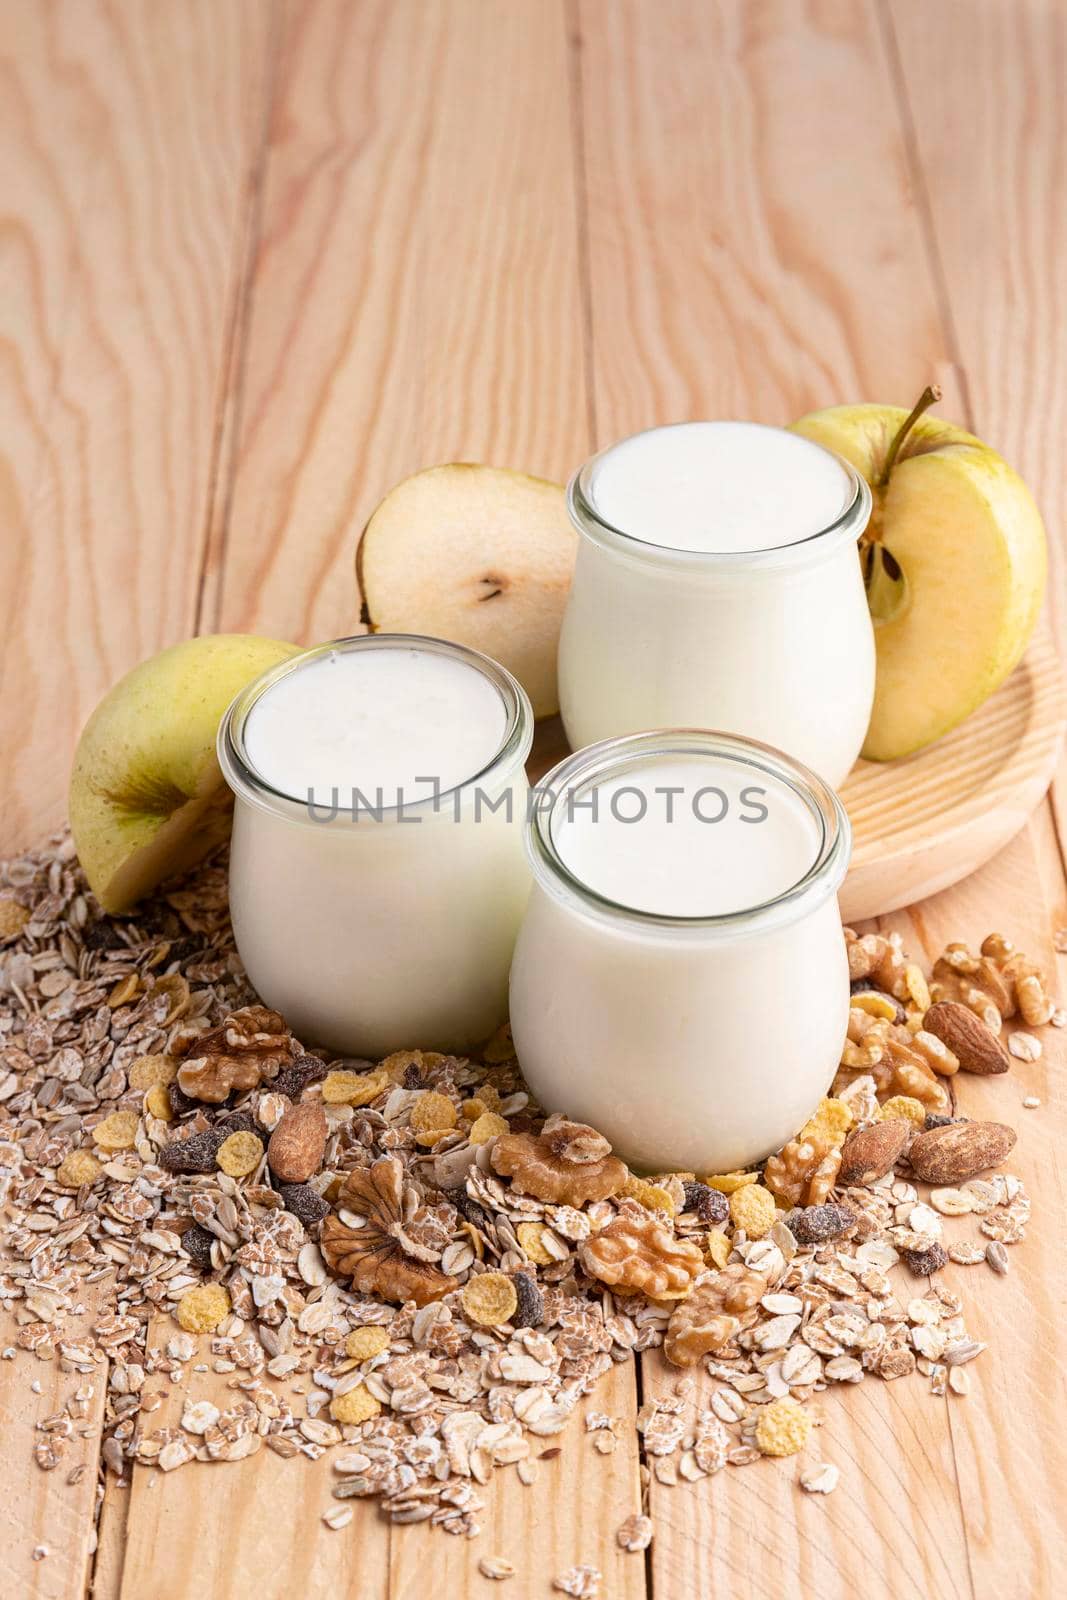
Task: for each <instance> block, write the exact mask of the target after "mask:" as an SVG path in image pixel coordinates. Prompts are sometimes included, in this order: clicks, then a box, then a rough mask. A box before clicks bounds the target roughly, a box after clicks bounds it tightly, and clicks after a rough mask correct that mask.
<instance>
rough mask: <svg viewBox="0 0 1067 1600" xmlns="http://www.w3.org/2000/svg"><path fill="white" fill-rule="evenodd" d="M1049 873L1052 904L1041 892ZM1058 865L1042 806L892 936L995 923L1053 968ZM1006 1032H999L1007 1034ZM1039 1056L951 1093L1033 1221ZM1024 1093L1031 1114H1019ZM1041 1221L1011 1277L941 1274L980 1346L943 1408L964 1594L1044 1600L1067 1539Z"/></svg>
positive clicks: (1051, 1198)
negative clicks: (988, 1128) (1011, 838)
mask: <svg viewBox="0 0 1067 1600" xmlns="http://www.w3.org/2000/svg"><path fill="white" fill-rule="evenodd" d="M1050 872H1051V873H1054V874H1055V877H1054V878H1053V879H1052V881H1053V882H1058V883H1059V891H1058V899H1059V906H1058V907H1054V906H1053V905H1051V904H1050V898H1049V896H1048V895H1047V894H1046V890H1045V887H1044V885H1045V883H1046V882H1047V881H1048V874H1049V873H1050ZM1061 874H1062V867H1061V865H1060V861H1059V854H1058V850H1057V846H1056V842H1055V838H1054V835H1053V833H1052V829H1051V822H1050V814H1049V812H1048V809H1047V808H1046V809H1044V810H1043V811H1042V813H1041V814H1040V816H1039V817H1038V819H1037V820H1036V821H1035V822H1034V823H1033V824H1032V825H1031V826H1030V827H1029V828H1028V829H1027V830H1026V831H1025V832H1024V833H1023V834H1021V835H1020V837H1019V838H1018V839H1017V840H1015V842H1014V843H1013V844H1012V845H1011V846H1010V847H1009V848H1008V849H1006V850H1004V851H1002V852H1001V854H1000V855H999V856H997V857H996V859H995V860H994V861H991V862H990V863H989V864H988V866H986V867H985V868H983V870H982V871H981V872H979V873H976V874H974V875H973V876H972V877H971V878H969V879H967V881H966V882H965V883H962V884H959V885H957V887H956V888H954V889H953V890H951V891H949V892H948V893H947V894H944V895H938V896H935V897H934V898H933V899H931V900H927V901H925V902H924V903H923V904H922V905H921V906H920V907H917V908H915V909H914V910H913V911H912V912H911V913H910V914H908V913H901V914H899V915H898V916H897V917H894V918H892V919H891V920H890V923H889V924H887V925H891V926H896V927H899V928H900V930H901V932H902V933H903V934H904V937H905V939H906V940H907V941H908V943H909V945H910V947H911V948H912V949H913V950H918V949H920V948H922V949H923V951H924V952H925V954H926V956H927V957H929V956H931V955H932V954H934V953H936V952H938V951H939V950H940V949H941V948H943V946H944V943H945V941H946V940H947V939H950V938H951V939H958V938H964V939H967V940H969V941H971V942H974V943H977V942H978V941H979V940H981V939H982V938H983V937H984V936H985V934H986V933H988V932H990V931H992V926H993V925H995V926H996V928H997V930H998V931H1003V932H1006V933H1007V934H1008V935H1009V937H1011V938H1012V939H1014V940H1015V941H1016V942H1017V943H1018V944H1019V946H1020V947H1021V948H1023V949H1025V950H1026V951H1027V952H1028V953H1030V954H1032V955H1033V957H1034V958H1035V959H1036V960H1037V961H1039V962H1040V963H1041V964H1042V965H1043V966H1044V968H1045V970H1046V971H1048V972H1052V971H1054V970H1055V969H1056V967H1057V965H1058V966H1059V967H1060V969H1061V970H1060V972H1059V980H1060V985H1061V991H1062V984H1063V982H1064V977H1065V974H1064V972H1063V971H1062V967H1063V963H1062V961H1060V962H1059V963H1057V960H1056V957H1055V955H1054V953H1053V948H1052V934H1053V911H1054V909H1055V910H1056V912H1057V913H1059V912H1062V900H1063V889H1062V877H1061ZM1016 1025H1017V1024H1009V1025H1008V1026H1009V1031H1012V1030H1013V1028H1014V1027H1015V1026H1016ZM1043 1042H1044V1052H1043V1054H1042V1056H1041V1059H1040V1060H1039V1061H1037V1062H1034V1063H1031V1064H1025V1063H1021V1062H1019V1063H1015V1064H1013V1068H1012V1072H1011V1075H1010V1077H1009V1078H1007V1079H1005V1080H997V1081H994V1080H991V1079H990V1080H987V1079H983V1078H976V1079H973V1080H972V1079H971V1078H968V1079H967V1080H966V1082H965V1083H963V1084H961V1086H960V1095H961V1103H962V1109H963V1111H964V1112H965V1113H966V1114H967V1115H970V1116H975V1117H989V1118H992V1119H994V1120H999V1121H1005V1122H1009V1123H1011V1124H1012V1126H1014V1127H1015V1128H1017V1129H1018V1131H1019V1143H1018V1145H1017V1147H1016V1149H1015V1150H1014V1151H1013V1152H1012V1155H1011V1157H1010V1158H1009V1161H1008V1163H1007V1164H1008V1167H1009V1168H1010V1170H1011V1171H1013V1172H1017V1173H1018V1174H1019V1176H1020V1177H1021V1178H1022V1179H1023V1181H1024V1182H1025V1184H1026V1187H1027V1190H1028V1191H1029V1193H1030V1196H1031V1198H1032V1200H1033V1205H1034V1213H1035V1217H1036V1218H1038V1219H1041V1218H1044V1219H1048V1218H1049V1217H1051V1216H1054V1215H1055V1211H1056V1207H1057V1205H1058V1204H1059V1194H1060V1191H1061V1186H1062V1181H1063V1174H1062V1158H1061V1152H1062V1149H1063V1141H1064V1136H1065V1133H1067V1092H1065V1091H1064V1088H1063V1077H1064V1063H1065V1061H1067V1041H1065V1040H1064V1039H1063V1036H1062V1033H1059V1032H1057V1031H1056V1030H1044V1032H1043ZM1027 1095H1037V1096H1038V1097H1039V1098H1040V1100H1041V1106H1040V1107H1039V1108H1038V1109H1036V1110H1032V1111H1028V1110H1025V1109H1023V1105H1022V1102H1023V1099H1024V1098H1025V1097H1026V1096H1027ZM1059 1257H1060V1251H1059V1248H1058V1245H1057V1243H1056V1239H1055V1234H1054V1232H1052V1231H1050V1230H1049V1228H1048V1222H1047V1220H1045V1221H1044V1223H1042V1222H1041V1221H1038V1222H1037V1223H1036V1225H1035V1227H1034V1228H1033V1230H1032V1232H1031V1233H1030V1234H1029V1235H1028V1238H1027V1240H1026V1243H1025V1244H1024V1245H1022V1246H1021V1247H1018V1248H1014V1249H1012V1251H1011V1254H1010V1263H1011V1270H1010V1272H1009V1273H1008V1275H1007V1276H1006V1277H1005V1278H1003V1279H995V1280H994V1281H992V1282H990V1281H989V1279H990V1277H991V1275H990V1274H988V1273H986V1272H985V1269H984V1268H983V1269H982V1275H981V1276H980V1278H979V1280H978V1282H976V1281H975V1271H976V1269H964V1268H950V1269H949V1271H948V1272H946V1274H945V1277H946V1279H947V1281H948V1282H949V1283H950V1285H951V1286H953V1287H956V1288H958V1289H959V1291H960V1293H961V1294H963V1295H964V1296H965V1300H966V1305H967V1322H968V1328H969V1330H970V1331H971V1333H972V1335H973V1336H974V1337H975V1338H979V1339H984V1340H986V1341H988V1344H989V1349H988V1350H987V1351H986V1353H985V1354H984V1355H983V1357H982V1359H981V1363H980V1364H979V1365H977V1366H975V1367H974V1368H972V1380H973V1383H974V1384H975V1386H976V1392H975V1391H972V1394H971V1395H970V1396H969V1397H968V1399H967V1400H966V1401H965V1402H964V1403H963V1404H962V1405H958V1404H956V1403H955V1402H953V1403H951V1404H950V1405H949V1407H948V1412H949V1423H950V1428H951V1437H952V1450H953V1459H954V1462H955V1471H956V1476H957V1479H958V1483H959V1492H960V1499H961V1503H962V1506H963V1509H964V1513H965V1520H964V1532H965V1536H966V1542H967V1552H968V1568H969V1570H970V1572H971V1575H972V1580H973V1584H974V1592H975V1594H976V1595H977V1596H979V1597H982V1600H984V1597H992V1596H994V1595H998V1594H1005V1593H1015V1594H1025V1595H1028V1596H1029V1595H1051V1594H1053V1593H1055V1592H1056V1585H1057V1582H1058V1574H1059V1573H1061V1572H1062V1570H1063V1562H1064V1559H1065V1558H1067V1532H1065V1529H1064V1526H1063V1522H1062V1518H1061V1517H1060V1516H1059V1515H1058V1512H1057V1509H1056V1502H1055V1496H1054V1495H1053V1496H1051V1497H1050V1495H1049V1494H1048V1493H1047V1492H1046V1489H1045V1485H1046V1484H1049V1485H1051V1484H1058V1483H1063V1482H1064V1481H1067V1440H1065V1437H1064V1435H1063V1432H1062V1430H1061V1429H1060V1428H1058V1427H1057V1426H1056V1424H1055V1421H1054V1417H1055V1414H1056V1413H1057V1411H1058V1410H1059V1409H1060V1408H1061V1407H1062V1405H1063V1403H1064V1400H1065V1399H1067V1384H1065V1382H1064V1376H1063V1372H1062V1370H1061V1364H1060V1361H1059V1344H1060V1328H1061V1325H1062V1320H1063V1304H1064V1281H1063V1263H1062V1260H1061V1259H1059Z"/></svg>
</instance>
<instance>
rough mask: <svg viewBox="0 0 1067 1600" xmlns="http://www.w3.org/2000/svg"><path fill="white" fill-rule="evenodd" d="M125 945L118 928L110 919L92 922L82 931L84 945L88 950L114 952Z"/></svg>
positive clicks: (102, 918)
mask: <svg viewBox="0 0 1067 1600" xmlns="http://www.w3.org/2000/svg"><path fill="white" fill-rule="evenodd" d="M124 943H125V940H124V939H122V938H121V937H120V934H119V930H118V928H117V927H116V926H115V924H114V923H113V922H112V921H111V920H110V919H109V918H108V917H101V918H100V919H99V920H98V921H97V922H90V923H88V924H87V926H86V927H84V928H83V929H82V944H83V945H84V946H85V948H86V950H114V949H117V948H118V946H119V945H121V944H124Z"/></svg>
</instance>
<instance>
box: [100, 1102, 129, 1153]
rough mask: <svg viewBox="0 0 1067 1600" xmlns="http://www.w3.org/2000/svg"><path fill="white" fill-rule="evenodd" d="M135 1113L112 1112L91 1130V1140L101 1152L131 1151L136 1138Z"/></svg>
mask: <svg viewBox="0 0 1067 1600" xmlns="http://www.w3.org/2000/svg"><path fill="white" fill-rule="evenodd" d="M138 1120H139V1119H138V1116H137V1113H136V1111H113V1112H112V1113H111V1115H110V1116H109V1117H105V1118H104V1120H103V1122H98V1123H97V1125H96V1127H95V1128H94V1129H93V1138H94V1139H95V1140H96V1143H97V1144H98V1145H99V1146H100V1148H101V1150H132V1149H133V1145H134V1141H135V1140H136V1138H137V1123H138Z"/></svg>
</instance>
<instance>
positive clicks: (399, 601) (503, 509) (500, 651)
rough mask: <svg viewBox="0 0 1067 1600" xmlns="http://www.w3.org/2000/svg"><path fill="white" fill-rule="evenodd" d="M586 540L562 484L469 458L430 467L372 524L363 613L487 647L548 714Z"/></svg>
mask: <svg viewBox="0 0 1067 1600" xmlns="http://www.w3.org/2000/svg"><path fill="white" fill-rule="evenodd" d="M576 546H577V535H576V533H575V532H574V529H573V528H572V527H571V524H570V520H569V518H568V516H567V509H566V504H565V501H564V496H563V490H562V489H561V488H560V487H559V485H558V484H555V483H547V482H546V481H545V480H544V479H543V478H531V477H528V476H527V474H526V473H524V472H509V471H505V470H504V469H502V468H500V467H483V466H477V465H474V464H472V463H469V462H459V461H457V462H452V463H450V464H449V465H448V466H443V467H429V468H427V470H426V471H424V472H416V473H415V475H414V476H413V477H410V478H405V479H404V481H403V482H402V483H398V484H397V486H396V488H395V489H393V490H392V491H391V492H390V493H389V494H387V495H386V497H385V499H384V500H383V501H382V503H381V505H380V506H379V507H378V509H377V510H376V511H375V512H374V515H373V516H372V517H371V519H370V521H369V522H368V523H367V526H366V528H365V529H364V530H363V536H362V538H361V539H360V542H359V548H358V550H357V552H356V578H357V581H358V583H359V588H360V593H361V595H362V597H363V620H364V622H366V623H368V624H369V626H370V627H371V629H372V630H373V631H374V632H375V633H424V634H431V635H434V636H436V637H437V638H440V639H451V640H453V641H454V642H456V643H457V644H465V645H470V646H471V648H472V649H475V650H481V651H483V652H484V653H485V654H486V655H487V656H492V657H493V659H494V660H495V661H499V662H500V663H501V665H502V666H505V667H507V668H508V669H509V670H510V671H511V672H513V673H514V674H515V676H516V678H518V680H519V682H520V683H521V684H522V686H523V688H524V689H525V690H526V693H527V694H528V695H529V696H530V700H531V702H532V704H533V709H534V715H535V716H537V717H549V716H551V715H552V714H553V713H554V712H556V711H558V710H559V697H558V695H557V692H556V648H557V645H558V643H559V630H560V624H561V622H562V620H563V607H564V605H565V603H566V599H567V590H568V589H569V587H570V581H571V574H572V572H573V570H574V557H575V550H576Z"/></svg>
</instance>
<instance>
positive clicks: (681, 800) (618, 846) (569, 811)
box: [510, 730, 851, 1173]
mask: <svg viewBox="0 0 1067 1600" xmlns="http://www.w3.org/2000/svg"><path fill="white" fill-rule="evenodd" d="M668 780H669V781H668ZM670 792H673V795H674V800H673V812H672V814H671V815H670V816H669V817H668V816H667V815H665V811H664V806H665V799H664V797H665V796H667V795H668V793H670ZM624 797H625V806H626V808H628V810H629V811H632V812H636V811H637V810H638V809H639V808H640V798H641V797H643V798H644V800H645V803H646V809H645V814H644V816H643V817H641V818H639V819H637V820H635V821H634V822H632V823H621V822H618V821H617V820H615V811H614V808H615V806H616V803H618V805H619V807H620V809H621V808H622V805H623V799H624ZM594 801H595V802H597V803H598V805H599V810H598V811H596V813H595V814H593V815H591V814H590V813H591V809H592V806H593V804H594ZM698 802H699V804H698ZM694 807H696V810H694ZM697 811H699V818H698V817H697ZM642 829H645V830H646V831H645V832H644V833H642ZM672 830H673V831H672ZM526 845H527V852H528V854H529V858H530V864H531V866H532V868H533V874H534V887H533V890H532V893H531V896H530V901H529V905H528V907H527V911H526V916H525V918H524V920H523V924H522V929H521V931H520V934H519V939H518V944H517V946H516V950H515V959H514V962H513V964H512V973H511V1008H510V1009H511V1024H512V1030H513V1034H514V1040H515V1047H516V1051H517V1054H518V1058H519V1062H520V1064H521V1066H522V1070H523V1073H524V1075H525V1077H526V1079H527V1081H528V1082H529V1084H530V1087H531V1088H532V1089H533V1092H534V1093H535V1094H536V1096H537V1097H538V1099H539V1100H540V1101H541V1103H542V1104H543V1105H544V1106H545V1107H546V1108H547V1109H548V1110H550V1111H562V1112H565V1113H566V1114H567V1115H568V1116H570V1117H573V1118H575V1119H577V1120H579V1121H582V1122H588V1123H591V1124H592V1125H593V1126H594V1127H596V1128H598V1129H599V1130H600V1131H601V1132H602V1133H603V1134H604V1135H605V1136H606V1137H607V1138H608V1139H610V1141H611V1143H612V1145H613V1146H614V1147H615V1149H616V1150H617V1151H618V1153H619V1154H620V1155H621V1156H623V1157H624V1158H625V1159H626V1160H628V1161H629V1162H631V1163H632V1164H633V1165H634V1166H636V1167H638V1168H640V1169H643V1170H646V1171H653V1172H664V1171H675V1170H681V1171H691V1172H698V1173H708V1172H730V1171H733V1170H735V1169H736V1168H740V1167H745V1166H747V1165H749V1164H750V1163H751V1162H754V1161H758V1160H762V1159H763V1157H765V1156H767V1155H768V1154H770V1153H771V1152H772V1151H775V1150H777V1149H779V1148H780V1147H781V1146H782V1145H783V1144H784V1143H785V1142H786V1141H787V1140H788V1139H790V1138H792V1136H793V1135H794V1134H795V1133H796V1132H797V1130H798V1129H799V1128H800V1127H801V1126H802V1125H803V1123H804V1121H805V1119H806V1118H807V1117H808V1115H809V1114H810V1112H811V1111H812V1109H813V1108H814V1106H815V1105H816V1104H817V1103H818V1101H819V1099H820V1098H821V1096H822V1095H823V1094H825V1092H826V1091H827V1089H828V1087H829V1085H830V1083H831V1082H832V1080H833V1078H834V1075H835V1072H836V1070H837V1066H838V1063H839V1060H840V1053H841V1046H842V1043H843V1041H844V1038H845V1030H846V1026H847V1022H848V1007H849V977H848V963H847V958H846V954H845V945H844V940H843V938H842V932H841V921H840V917H839V914H838V908H837V890H838V887H839V885H840V883H841V881H842V879H843V877H844V875H845V871H846V868H847V866H848V859H849V851H850V845H851V840H850V833H849V825H848V819H847V817H846V815H845V812H844V810H843V808H842V806H841V803H840V801H839V800H838V799H837V797H836V795H835V794H834V793H833V791H832V790H831V789H829V788H828V787H827V786H826V785H825V784H824V783H823V782H822V781H821V779H819V778H817V777H816V776H815V775H814V774H813V773H812V772H810V771H808V770H807V769H806V768H804V767H802V766H800V765H799V763H797V762H794V761H792V760H791V759H790V758H788V757H786V756H784V755H782V754H781V753H780V752H778V751H774V750H771V749H769V748H767V747H766V746H763V745H759V744H756V743H754V742H753V741H750V740H745V739H738V738H733V737H730V736H728V735H723V734H713V733H706V732H703V731H697V732H692V731H688V730H681V731H667V732H657V733H652V734H644V735H638V736H635V737H630V738H626V739H616V740H608V741H605V742H604V743H602V744H599V745H595V746H593V747H592V748H591V749H588V750H583V751H581V752H580V753H579V754H577V755H574V756H571V757H569V758H568V759H567V760H565V761H563V762H561V763H560V765H559V766H557V767H556V768H555V769H554V770H553V771H552V772H551V773H550V774H549V775H548V777H546V778H545V779H544V780H543V784H542V785H541V786H540V789H539V804H538V807H537V809H536V811H535V812H534V813H533V814H532V815H531V818H530V820H529V822H528V824H527V829H526ZM702 913H705V914H702Z"/></svg>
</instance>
